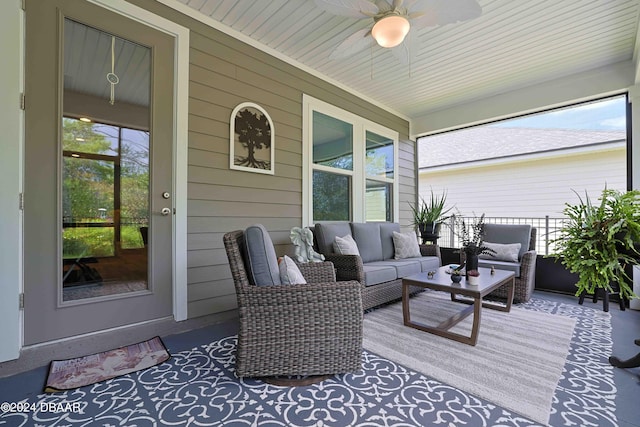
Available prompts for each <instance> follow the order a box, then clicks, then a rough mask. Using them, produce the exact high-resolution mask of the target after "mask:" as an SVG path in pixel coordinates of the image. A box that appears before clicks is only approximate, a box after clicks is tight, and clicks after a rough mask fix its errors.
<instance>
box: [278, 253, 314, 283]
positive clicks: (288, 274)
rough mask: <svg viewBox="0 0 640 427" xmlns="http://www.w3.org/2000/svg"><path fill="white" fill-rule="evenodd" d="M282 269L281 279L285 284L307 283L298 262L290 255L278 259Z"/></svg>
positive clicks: (279, 266)
mask: <svg viewBox="0 0 640 427" xmlns="http://www.w3.org/2000/svg"><path fill="white" fill-rule="evenodd" d="M278 268H279V269H280V281H282V284H283V285H303V284H305V283H307V281H306V280H305V278H304V276H303V275H302V272H301V271H300V269H299V268H298V266H297V265H296V263H295V262H294V261H293V260H292V259H291V258H289V257H288V256H286V255H285V256H283V257H282V258H280V259H279V260H278Z"/></svg>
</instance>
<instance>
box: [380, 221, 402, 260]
mask: <svg viewBox="0 0 640 427" xmlns="http://www.w3.org/2000/svg"><path fill="white" fill-rule="evenodd" d="M394 231H396V232H398V233H399V232H400V224H398V223H397V222H381V223H380V243H381V244H382V259H383V260H385V259H393V256H394V255H395V247H394V245H393V232H394Z"/></svg>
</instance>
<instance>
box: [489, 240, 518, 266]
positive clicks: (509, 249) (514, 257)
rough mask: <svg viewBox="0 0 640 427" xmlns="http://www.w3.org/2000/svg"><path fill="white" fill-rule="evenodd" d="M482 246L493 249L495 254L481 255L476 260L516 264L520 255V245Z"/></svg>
mask: <svg viewBox="0 0 640 427" xmlns="http://www.w3.org/2000/svg"><path fill="white" fill-rule="evenodd" d="M482 244H483V245H484V246H486V247H487V248H489V249H493V250H494V251H496V253H495V254H493V253H490V254H482V255H479V256H478V258H482V259H492V260H495V261H507V262H518V254H519V253H520V247H521V246H522V245H521V244H520V243H508V244H501V243H490V242H483V243H482Z"/></svg>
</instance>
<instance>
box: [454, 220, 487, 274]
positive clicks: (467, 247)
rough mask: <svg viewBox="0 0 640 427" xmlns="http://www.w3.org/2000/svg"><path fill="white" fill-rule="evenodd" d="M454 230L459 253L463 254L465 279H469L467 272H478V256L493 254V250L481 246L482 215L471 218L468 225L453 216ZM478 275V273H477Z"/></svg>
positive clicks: (482, 233) (482, 231)
mask: <svg viewBox="0 0 640 427" xmlns="http://www.w3.org/2000/svg"><path fill="white" fill-rule="evenodd" d="M455 224H456V225H455V228H456V230H457V231H456V230H454V233H456V234H457V235H458V238H459V239H460V242H461V245H462V248H461V253H462V254H464V257H463V259H464V263H465V264H466V266H467V270H466V271H467V279H468V277H469V271H471V270H475V271H478V256H479V255H483V254H494V253H495V251H494V250H493V249H489V248H488V247H486V246H484V245H483V244H482V239H483V237H484V214H482V215H480V217H475V216H474V217H473V220H472V222H471V223H470V224H467V222H466V221H465V219H464V217H463V216H460V215H456V216H455ZM478 275H479V273H478Z"/></svg>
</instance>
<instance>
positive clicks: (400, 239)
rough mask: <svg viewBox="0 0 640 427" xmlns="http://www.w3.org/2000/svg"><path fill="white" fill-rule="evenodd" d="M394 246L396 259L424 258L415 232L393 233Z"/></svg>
mask: <svg viewBox="0 0 640 427" xmlns="http://www.w3.org/2000/svg"><path fill="white" fill-rule="evenodd" d="M393 246H394V247H395V256H394V258H395V259H404V258H417V257H420V256H422V254H421V253H420V246H419V245H418V237H417V236H416V233H414V232H413V231H408V232H406V233H398V232H397V231H394V232H393Z"/></svg>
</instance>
